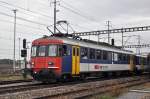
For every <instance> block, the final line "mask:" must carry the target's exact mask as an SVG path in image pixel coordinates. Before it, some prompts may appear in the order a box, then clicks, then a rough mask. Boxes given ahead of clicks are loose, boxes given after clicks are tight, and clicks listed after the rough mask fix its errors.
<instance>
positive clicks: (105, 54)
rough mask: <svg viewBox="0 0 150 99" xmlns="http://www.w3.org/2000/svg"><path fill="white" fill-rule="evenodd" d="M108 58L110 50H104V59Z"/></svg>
mask: <svg viewBox="0 0 150 99" xmlns="http://www.w3.org/2000/svg"><path fill="white" fill-rule="evenodd" d="M107 59H108V52H107V51H103V60H107Z"/></svg>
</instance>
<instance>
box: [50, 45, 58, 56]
mask: <svg viewBox="0 0 150 99" xmlns="http://www.w3.org/2000/svg"><path fill="white" fill-rule="evenodd" d="M48 56H57V45H49V47H48Z"/></svg>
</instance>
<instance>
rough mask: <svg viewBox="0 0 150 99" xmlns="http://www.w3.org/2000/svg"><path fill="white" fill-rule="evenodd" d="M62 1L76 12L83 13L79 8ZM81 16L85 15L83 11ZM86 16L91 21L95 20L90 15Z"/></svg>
mask: <svg viewBox="0 0 150 99" xmlns="http://www.w3.org/2000/svg"><path fill="white" fill-rule="evenodd" d="M63 3H64V4H65V5H67V6H69V7H70V8H72V9H73V10H76V12H80V13H84V12H82V11H81V10H79V9H77V8H75V7H73V6H72V5H70V4H68V3H67V2H65V1H63ZM82 15H83V14H82ZM83 16H85V13H84V15H83ZM87 18H88V19H90V20H92V21H95V22H97V20H95V19H94V18H93V17H91V16H88V17H87Z"/></svg>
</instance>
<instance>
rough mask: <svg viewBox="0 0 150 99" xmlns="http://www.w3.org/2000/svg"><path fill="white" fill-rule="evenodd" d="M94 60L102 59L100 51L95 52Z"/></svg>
mask: <svg viewBox="0 0 150 99" xmlns="http://www.w3.org/2000/svg"><path fill="white" fill-rule="evenodd" d="M96 59H98V60H101V59H102V51H101V50H96Z"/></svg>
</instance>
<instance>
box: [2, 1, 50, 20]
mask: <svg viewBox="0 0 150 99" xmlns="http://www.w3.org/2000/svg"><path fill="white" fill-rule="evenodd" d="M0 3H3V4H6V5H9V6H12V7H15V8H19V9H22V10H24V11H27V12H30V13H34V14H37V15H41V16H44V17H48V18H53V17H51V16H49V15H46V14H43V13H39V11H32V10H28V9H25V8H23V7H20V6H17V5H14V4H11V3H8V2H5V1H2V0H0Z"/></svg>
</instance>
